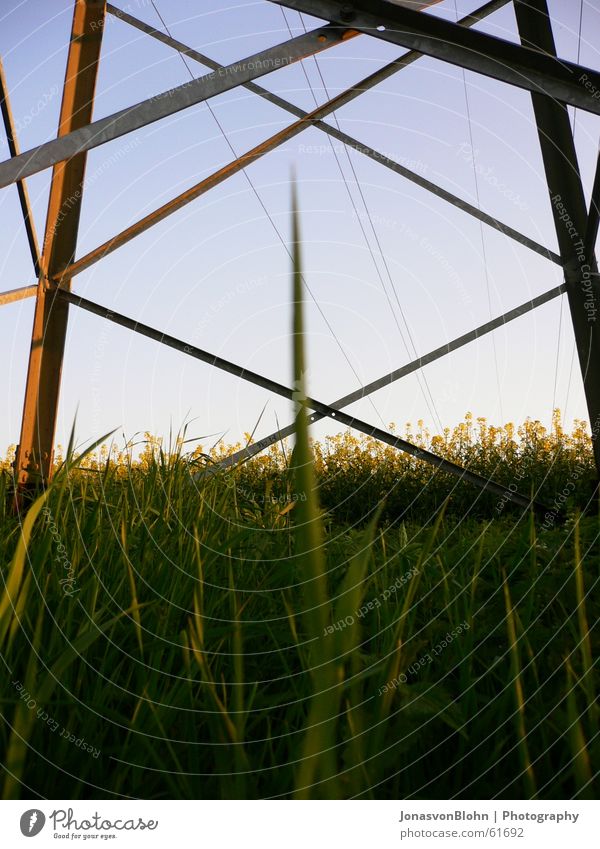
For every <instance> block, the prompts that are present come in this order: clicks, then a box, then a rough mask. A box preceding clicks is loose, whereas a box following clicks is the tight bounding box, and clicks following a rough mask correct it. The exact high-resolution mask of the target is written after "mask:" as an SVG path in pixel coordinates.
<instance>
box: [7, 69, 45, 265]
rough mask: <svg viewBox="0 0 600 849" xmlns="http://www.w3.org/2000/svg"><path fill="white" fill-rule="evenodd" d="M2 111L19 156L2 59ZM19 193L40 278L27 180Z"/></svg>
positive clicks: (11, 144) (10, 145) (12, 147)
mask: <svg viewBox="0 0 600 849" xmlns="http://www.w3.org/2000/svg"><path fill="white" fill-rule="evenodd" d="M0 109H1V110H2V120H3V121H4V129H5V131H6V140H7V142H8V149H9V151H10V155H11V156H18V155H19V154H20V152H21V151H20V150H19V142H18V140H17V132H16V129H15V122H14V120H13V115H12V109H11V106H10V99H9V96H8V85H7V83H6V75H5V73H4V65H3V64H2V59H0ZM17 191H18V193H19V202H20V204H21V210H22V212H23V220H24V221H25V232H26V234H27V241H28V243H29V252H30V253H31V260H32V262H33V269H34V271H35V276H36V277H39V276H40V249H39V245H38V239H37V234H36V232H35V225H34V223H33V217H32V215H31V204H30V202H29V192H28V191H27V186H26V184H25V180H17Z"/></svg>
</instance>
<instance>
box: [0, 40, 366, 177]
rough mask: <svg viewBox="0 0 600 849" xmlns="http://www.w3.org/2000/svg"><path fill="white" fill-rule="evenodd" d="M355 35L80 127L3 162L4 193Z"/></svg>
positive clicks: (297, 48)
mask: <svg viewBox="0 0 600 849" xmlns="http://www.w3.org/2000/svg"><path fill="white" fill-rule="evenodd" d="M356 35H358V33H357V32H356V31H355V30H349V29H348V28H343V29H341V28H340V27H336V26H325V27H321V28H319V29H316V30H312V31H311V32H308V33H305V34H303V35H299V36H297V37H296V38H292V39H290V40H289V41H286V42H284V43H283V44H278V45H277V46H276V47H270V48H269V49H268V50H263V51H262V52H260V53H255V54H253V55H252V56H248V57H247V58H246V59H242V60H241V61H240V62H233V63H232V64H231V65H227V66H226V67H224V68H222V69H221V70H220V71H218V72H216V71H213V72H211V73H210V74H206V75H205V76H203V77H199V78H198V79H195V80H190V81H189V82H186V83H183V84H182V85H180V86H176V87H175V88H172V89H169V90H168V91H164V92H162V93H161V94H157V95H155V96H154V97H150V98H148V99H147V100H144V101H142V102H141V103H137V104H136V105H135V106H128V107H127V108H126V109H121V110H120V111H119V112H115V113H114V114H113V115H108V116H107V117H106V118H101V119H100V120H99V121H94V123H90V124H88V125H82V126H80V127H79V128H78V129H76V130H74V131H72V132H70V133H67V134H65V135H64V136H62V137H61V138H58V139H55V140H53V141H50V142H46V144H42V145H39V146H38V147H34V148H32V149H31V150H28V151H27V152H26V153H22V154H21V155H20V156H16V157H14V158H13V159H8V160H6V161H5V162H0V188H1V187H2V186H8V185H10V184H11V183H14V182H15V181H16V180H20V179H21V180H22V179H23V178H24V177H28V176H29V175H31V174H36V173H38V171H43V170H44V169H45V168H49V167H50V166H51V165H55V164H56V163H57V162H63V161H64V160H67V159H70V158H71V157H73V156H76V155H77V154H79V153H83V152H85V151H88V150H92V149H93V148H95V147H99V146H100V145H102V144H106V142H109V141H112V140H113V139H118V138H120V137H121V136H123V135H125V134H126V133H131V132H133V131H134V130H139V129H141V128H142V127H146V126H148V124H152V123H154V122H155V121H160V120H161V119H162V118H167V117H169V115H174V114H176V113H177V112H180V111H181V110H182V109H187V108H188V107H190V106H194V105H195V104H197V103H202V102H204V101H205V100H208V99H209V98H210V97H215V96H216V95H217V94H222V93H223V92H226V91H230V90H231V89H232V88H236V86H239V85H242V84H243V83H245V82H248V81H249V80H253V79H256V78H257V77H263V76H265V74H269V73H271V72H272V71H274V70H276V69H277V68H282V67H284V66H287V65H291V64H293V63H294V62H297V61H299V60H300V59H304V58H306V57H307V56H314V54H315V53H320V52H321V51H323V50H327V49H328V48H330V47H334V46H335V45H337V44H340V43H341V42H343V41H346V40H348V39H349V38H354V36H356Z"/></svg>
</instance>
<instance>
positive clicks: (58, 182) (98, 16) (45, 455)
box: [15, 0, 106, 490]
mask: <svg viewBox="0 0 600 849" xmlns="http://www.w3.org/2000/svg"><path fill="white" fill-rule="evenodd" d="M105 14H106V9H105V0H75V4H74V12H73V25H72V30H71V39H70V44H69V53H68V57H67V67H66V72H65V82H64V89H63V99H62V105H61V110H60V119H59V126H58V137H59V138H62V137H64V136H68V135H69V133H72V132H74V131H76V130H78V129H79V128H80V127H85V126H86V125H88V124H89V123H90V121H91V118H92V112H93V105H94V92H95V87H96V79H97V73H98V61H99V57H100V48H101V45H102V33H103V31H104V20H105ZM86 158H87V157H86V154H85V153H81V154H78V155H77V156H74V157H73V158H71V159H69V160H68V161H67V162H60V163H58V164H57V165H55V166H54V170H53V174H52V185H51V187H50V197H49V201H48V215H47V219H46V232H45V237H44V245H43V250H42V256H41V260H40V266H41V270H40V279H39V283H38V290H37V300H36V305H35V316H34V320H33V330H32V336H31V350H30V354H29V368H28V372H27V385H26V389H25V401H24V405H23V420H22V424H21V437H20V440H19V446H18V448H17V456H16V459H15V478H16V485H17V488H18V489H19V490H23V489H24V488H26V487H32V486H35V485H39V484H40V483H41V484H44V483H45V482H46V481H47V480H49V478H50V476H51V474H52V449H53V443H54V433H55V429H56V415H57V407H58V397H59V390H60V378H61V371H62V363H63V353H64V346H65V337H66V332H67V320H68V309H69V305H68V303H67V302H66V301H57V300H56V298H55V294H54V292H52V291H50V290H49V288H48V278H50V277H53V276H54V275H55V274H56V273H58V272H59V271H61V270H62V269H64V268H65V267H66V266H67V265H69V263H70V262H72V260H73V256H74V253H75V248H76V244H77V231H78V228H79V216H80V212H81V199H82V192H83V182H84V175H85V164H86ZM63 285H65V286H69V285H70V283H69V281H64V283H63Z"/></svg>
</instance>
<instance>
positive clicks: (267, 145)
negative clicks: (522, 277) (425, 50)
mask: <svg viewBox="0 0 600 849" xmlns="http://www.w3.org/2000/svg"><path fill="white" fill-rule="evenodd" d="M491 6H493V8H494V9H496V8H497V7H498V3H493V4H487V7H491ZM487 7H483V9H486V8H487ZM107 8H108V7H107ZM111 8H114V7H111ZM482 11H483V10H480V11H479V12H478V13H476V14H477V15H479V14H481V13H482ZM124 15H125V13H122V14H121V13H120V14H119V17H123V20H127V22H130V18H131V16H129V15H127V16H126V17H125V16H124ZM473 17H474V16H469V18H468V19H466V20H469V21H470V20H471V18H473ZM132 20H133V21H135V20H136V19H135V18H134V19H132ZM143 27H144V31H146V25H145V24H144V25H143ZM161 40H162V39H161ZM178 44H179V43H178ZM194 53H195V51H192V54H194ZM198 55H199V54H198ZM192 58H197V61H204V59H205V58H206V57H203V58H202V59H200V58H198V56H194V55H192ZM417 58H419V57H418V55H415V54H406V56H402V57H400V59H398V60H395V61H394V62H391V63H389V64H387V65H385V66H384V67H383V68H381V69H380V70H378V71H375V72H374V73H373V74H370V75H369V76H368V77H366V78H365V79H363V80H361V81H360V82H359V83H357V85H356V86H353V87H352V88H350V89H347V90H346V91H344V92H342V93H341V94H339V95H337V96H336V97H334V98H333V99H332V100H330V101H328V102H327V103H325V104H323V105H322V106H319V107H317V108H316V109H314V110H313V111H312V112H304V111H303V110H302V109H299V108H298V107H296V106H293V104H290V103H288V102H287V101H285V100H282V98H279V97H277V96H275V95H273V96H271V93H270V92H267V91H266V90H265V89H262V88H261V87H260V86H256V85H254V84H250V85H251V86H252V91H254V92H255V93H256V94H259V95H260V96H261V97H263V96H264V97H265V98H266V99H267V100H269V101H271V102H275V101H274V100H273V98H274V97H275V98H276V101H277V105H279V106H281V107H282V108H285V109H287V111H290V112H293V113H294V114H299V115H300V116H301V117H300V120H298V121H296V122H295V123H294V124H290V125H289V126H288V127H286V128H285V129H283V130H281V131H280V132H278V133H276V134H275V135H274V136H271V138H269V139H266V140H265V141H264V142H261V143H260V144H258V145H256V147H254V148H252V149H251V150H249V151H248V152H247V153H245V154H243V155H242V156H240V157H238V158H237V159H235V160H233V161H232V162H230V163H228V164H227V165H225V166H223V167H222V168H220V169H219V170H218V171H216V172H215V173H214V174H211V176H210V177H206V178H205V179H204V180H201V181H200V182H198V183H196V184H195V185H194V186H191V187H190V188H189V189H186V191H185V192H182V193H181V194H179V195H177V196H176V197H175V198H172V200H170V201H168V202H167V203H165V204H163V205H162V206H160V207H159V208H158V209H156V210H154V211H153V212H151V213H149V214H148V215H146V216H144V217H143V218H141V219H140V220H139V221H137V222H135V224H132V225H130V226H129V227H127V228H126V229H125V230H123V231H122V232H121V233H118V234H117V235H115V236H113V237H112V238H110V239H108V240H107V241H106V242H104V243H103V244H102V245H99V246H98V247H97V248H94V249H93V250H91V251H89V252H88V253H87V254H85V255H84V256H82V257H80V258H79V259H78V260H76V261H75V262H74V263H73V264H72V265H70V266H69V267H68V268H67V269H66V270H65V274H66V275H67V276H68V277H74V276H75V275H77V274H80V273H81V272H82V271H85V270H86V269H88V268H90V267H91V266H92V265H94V264H95V263H96V262H98V260H100V259H102V257H104V256H107V255H108V254H109V253H112V251H114V250H116V249H117V248H120V247H121V246H122V245H124V244H127V242H129V241H131V239H133V238H135V237H136V236H138V235H140V234H141V233H144V232H145V231H146V230H148V229H150V227H153V226H154V225H155V224H158V223H159V222H160V221H163V220H164V219H165V218H167V217H168V216H169V215H172V214H173V213H174V212H177V211H178V210H179V209H182V208H183V207H184V206H185V205H186V204H188V203H190V202H191V201H193V200H195V199H196V198H198V197H200V196H201V195H203V194H205V193H206V192H208V191H209V190H210V189H212V188H214V187H215V186H217V185H219V184H220V183H222V182H224V181H225V180H227V179H229V177H232V176H233V175H234V174H237V173H238V172H239V171H242V170H243V169H244V168H246V167H247V166H248V165H250V164H251V163H252V162H255V161H256V160H258V159H259V158H260V157H262V156H264V155H265V154H266V153H269V152H270V151H272V150H274V149H275V148H277V147H279V146H281V145H282V144H284V142H286V141H288V140H289V139H291V138H293V137H294V136H296V135H298V134H299V133H301V132H303V131H304V130H306V129H308V128H311V127H316V128H317V129H320V130H323V131H324V132H325V133H327V134H328V135H329V136H332V137H333V138H335V139H337V140H339V141H340V142H342V144H346V145H348V146H349V147H351V148H353V149H354V150H357V151H358V152H359V153H362V154H364V155H365V156H368V157H369V158H370V159H372V160H373V161H375V162H378V163H380V164H381V165H384V166H385V167H386V168H389V169H390V170H392V171H394V172H395V173H396V174H399V175H400V176H401V177H404V178H406V179H408V180H410V181H411V182H412V183H415V184H416V185H417V186H420V187H421V188H423V189H425V190H426V191H429V192H431V193H432V194H435V195H436V196H437V197H439V198H441V199H442V200H445V201H447V202H448V203H450V204H452V205H453V206H455V207H456V208H457V209H461V210H462V211H463V212H466V213H467V214H469V215H472V216H473V217H474V218H477V219H478V220H479V221H482V222H483V223H484V224H487V225H488V226H490V227H493V228H494V229H496V230H498V231H499V232H501V233H503V234H504V235H505V236H508V237H509V238H511V239H513V240H514V241H516V242H518V243H519V244H522V245H524V246H525V247H527V248H529V249H530V250H532V251H534V252H535V253H538V254H540V255H541V256H543V257H545V258H546V259H550V260H551V261H552V262H555V263H558V264H559V265H560V264H561V259H560V257H559V256H558V255H557V254H556V253H554V251H551V250H550V249H549V248H546V247H544V246H543V245H540V244H539V243H538V242H536V241H534V240H533V239H530V238H529V237H528V236H525V235H523V234H522V233H519V232H518V231H517V230H515V229H514V228H512V227H510V226H509V225H508V224H504V223H503V222H502V221H500V220H498V219H497V218H494V217H493V216H491V215H488V214H487V213H486V212H482V211H481V210H480V209H478V208H477V207H476V206H473V204H470V203H468V201H465V200H463V199H462V198H459V197H457V196H456V195H454V194H452V193H451V192H448V191H446V189H443V188H441V187H440V186H438V185H436V184H435V183H433V182H431V180H427V179H426V178H425V177H422V176H421V175H420V174H416V173H415V172H413V171H411V170H410V169H408V168H406V167H405V166H404V165H401V164H400V163H398V162H396V161H394V160H393V159H391V158H390V157H388V156H385V155H384V154H382V153H379V152H378V151H376V150H374V149H373V148H372V147H369V145H365V144H363V143H362V142H359V141H357V140H356V139H354V138H352V136H349V135H348V134H347V133H344V132H342V131H341V130H338V129H336V128H335V127H331V126H329V124H326V123H324V122H323V121H322V120H321V119H322V118H323V117H325V116H327V115H330V114H331V113H332V112H334V111H335V110H336V109H339V108H340V107H341V106H344V105H345V104H347V103H349V102H350V101H351V100H353V99H354V98H355V97H358V95H360V94H361V93H363V92H364V91H367V90H368V89H370V88H372V87H373V86H374V85H377V84H378V83H380V82H382V81H383V80H384V79H387V78H388V77H389V76H391V74H393V73H395V72H397V71H398V70H400V69H401V68H403V67H406V64H409V63H410V62H413V61H415V59H417ZM209 61H211V62H212V60H209ZM212 64H213V65H216V63H214V62H213V63H212ZM220 68H221V66H220V65H216V70H219V69H220ZM250 85H249V86H248V87H249V88H250ZM54 280H55V282H59V281H60V274H59V275H57V276H56V277H55V278H54Z"/></svg>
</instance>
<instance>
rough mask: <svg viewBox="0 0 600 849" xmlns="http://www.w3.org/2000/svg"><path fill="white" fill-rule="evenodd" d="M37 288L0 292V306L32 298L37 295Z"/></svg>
mask: <svg viewBox="0 0 600 849" xmlns="http://www.w3.org/2000/svg"><path fill="white" fill-rule="evenodd" d="M37 291H38V287H37V286H21V288H20V289H9V290H8V292H0V306H4V304H12V303H13V302H14V301H22V300H23V299H24V298H33V297H34V295H37Z"/></svg>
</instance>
